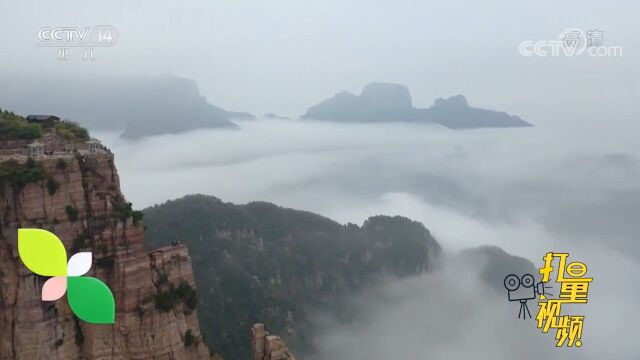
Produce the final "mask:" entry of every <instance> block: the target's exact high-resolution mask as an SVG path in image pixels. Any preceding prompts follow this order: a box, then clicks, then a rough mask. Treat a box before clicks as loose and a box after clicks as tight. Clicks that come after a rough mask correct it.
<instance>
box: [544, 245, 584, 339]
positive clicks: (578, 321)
mask: <svg viewBox="0 0 640 360" xmlns="http://www.w3.org/2000/svg"><path fill="white" fill-rule="evenodd" d="M568 257H569V254H568V253H554V252H548V253H547V254H546V255H545V256H544V257H543V260H544V266H543V267H542V268H540V275H541V276H542V280H541V282H542V283H547V282H549V280H550V278H551V273H552V272H554V270H555V272H556V280H555V281H556V283H558V284H560V293H559V294H558V298H557V299H549V298H547V297H546V296H545V295H544V294H540V301H539V302H538V306H539V307H540V309H539V310H538V315H537V316H536V320H537V321H538V328H539V329H542V332H543V333H548V332H549V330H551V329H555V330H556V340H557V343H556V346H557V347H561V346H567V347H573V346H577V347H580V346H582V325H583V323H584V316H583V315H564V314H563V313H562V305H563V304H586V303H587V296H588V292H589V284H590V283H591V282H592V281H593V278H588V277H584V276H585V275H586V273H587V265H585V264H584V263H582V262H577V261H576V262H572V263H569V264H567V258H568ZM556 260H557V261H556ZM554 263H557V267H555V268H554Z"/></svg>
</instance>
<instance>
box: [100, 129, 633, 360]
mask: <svg viewBox="0 0 640 360" xmlns="http://www.w3.org/2000/svg"><path fill="white" fill-rule="evenodd" d="M239 124H240V126H239V129H237V130H199V131H194V132H190V133H186V134H182V135H166V136H158V137H150V138H146V139H142V140H139V141H135V142H131V141H126V140H122V139H120V138H119V137H117V133H104V134H97V135H98V136H99V137H101V138H103V139H105V143H106V144H107V145H108V146H109V147H110V148H111V149H112V150H113V151H114V152H115V154H116V165H117V166H118V168H119V171H120V175H121V179H122V187H123V191H124V193H125V194H126V195H127V197H128V198H129V199H130V200H131V201H133V203H134V205H135V206H136V207H138V208H142V207H146V206H149V205H152V204H156V203H160V202H163V201H165V200H168V199H174V198H177V197H181V196H183V195H186V194H193V193H203V194H210V195H214V196H217V197H219V198H221V199H222V200H223V201H230V202H235V203H246V202H250V201H255V200H265V201H270V202H273V203H276V204H278V205H282V206H286V207H292V208H296V209H303V210H309V211H313V212H316V213H319V214H322V215H325V216H328V217H330V218H332V219H335V220H337V221H340V222H342V223H347V222H353V223H358V224H361V223H362V222H363V221H364V220H365V219H366V218H367V217H368V216H371V215H374V214H387V215H404V216H407V217H409V218H412V219H415V220H418V221H421V222H422V223H424V224H425V226H426V227H427V228H429V229H430V230H431V232H432V234H433V235H434V236H435V237H436V239H437V240H438V241H439V242H440V244H441V245H442V246H443V249H444V254H445V255H444V256H443V258H442V259H441V260H440V261H439V265H438V266H437V268H436V269H435V270H434V271H433V273H430V274H425V275H423V276H419V277H416V278H411V279H405V280H398V281H396V282H392V283H390V284H388V285H385V286H382V287H380V288H376V289H370V290H367V291H365V292H363V294H361V295H360V296H356V297H355V298H353V299H350V300H349V301H350V302H352V303H353V304H354V309H358V315H357V316H356V320H357V321H355V322H352V323H345V322H344V321H341V320H340V319H339V318H337V317H335V315H334V314H329V313H317V314H316V316H317V321H316V332H317V333H316V339H315V343H316V346H317V348H318V349H321V351H320V353H319V354H317V358H318V359H335V358H336V356H338V355H337V354H342V355H341V358H345V359H368V358H378V359H385V358H389V357H391V356H393V354H395V356H397V358H417V357H418V356H425V357H429V358H433V359H445V358H447V359H448V358H454V359H466V358H469V357H472V356H473V357H476V358H481V359H483V358H487V359H491V358H507V357H510V356H511V355H510V354H513V353H515V352H517V353H521V354H529V355H531V356H534V355H535V356H538V355H540V356H548V357H552V358H569V359H573V358H585V356H586V358H594V359H595V358H601V357H602V356H607V355H608V356H610V355H611V354H615V357H616V358H620V359H626V358H629V359H631V358H634V357H636V356H637V354H638V353H639V351H640V349H639V348H638V347H637V344H635V343H634V342H633V340H632V339H633V328H634V323H635V322H636V321H638V320H640V315H638V314H637V313H635V312H634V311H633V304H634V299H635V298H636V296H637V295H638V294H640V287H639V286H638V285H637V282H635V277H636V276H637V274H638V273H640V272H639V270H640V264H639V263H638V260H637V259H638V256H637V255H638V251H639V250H640V247H639V246H638V243H637V241H636V239H635V235H637V234H638V233H640V231H639V230H640V229H638V224H637V222H636V221H635V218H636V214H637V211H634V209H635V205H636V204H637V202H638V200H640V196H639V195H640V185H638V184H640V182H639V181H638V180H640V161H639V160H638V156H639V154H640V144H638V143H637V141H635V139H634V135H633V134H635V133H637V130H640V129H638V128H637V126H636V125H634V124H631V123H629V124H628V125H627V126H626V127H621V128H620V129H619V130H612V129H611V128H606V129H604V128H602V127H598V126H591V127H581V128H575V127H572V126H566V127H563V126H561V125H558V126H555V127H553V128H549V127H534V128H522V129H509V130H507V129H501V130H491V129H487V130H470V131H451V130H447V129H444V128H441V127H438V126H425V125H409V124H393V125H388V124H376V125H344V124H342V125H338V124H331V123H318V122H302V121H275V120H257V121H247V122H241V123H239ZM603 126H604V125H603ZM604 131H606V132H607V133H608V134H609V135H611V136H607V137H602V136H601V134H602V133H603V132H604ZM614 133H615V134H614ZM480 245H496V246H499V247H500V248H503V249H504V250H506V251H507V252H509V253H511V254H513V255H518V256H522V257H525V258H527V259H529V260H530V261H531V262H533V264H534V265H535V266H536V267H540V266H541V265H542V256H543V255H544V254H545V253H546V252H548V251H555V252H569V253H570V254H571V255H570V259H572V260H573V261H584V262H585V263H586V264H587V265H588V266H589V273H588V274H589V275H591V276H593V277H594V282H593V284H592V286H591V288H590V290H591V291H590V292H589V304H588V305H583V306H567V310H564V311H565V312H566V311H568V310H569V309H571V311H574V313H577V314H584V315H586V320H585V328H584V337H583V343H584V345H583V347H582V348H581V349H570V350H568V351H565V350H558V349H555V348H554V344H555V343H554V339H553V335H552V334H542V333H541V332H540V331H539V330H538V329H536V327H535V321H534V320H529V321H526V322H524V321H522V320H519V319H517V310H518V306H517V304H516V305H514V303H509V302H508V301H507V300H506V293H505V292H503V291H497V290H496V289H491V288H488V287H487V285H486V284H485V283H484V282H483V281H482V280H481V279H480V278H479V275H478V274H479V270H478V269H479V267H478V266H475V267H473V266H470V265H468V264H466V263H465V261H462V260H460V259H458V255H457V254H458V252H459V251H461V250H463V249H467V248H473V247H477V246H480ZM505 275H506V274H505ZM502 290H504V289H502ZM556 291H557V290H556ZM514 306H515V307H514ZM530 309H531V311H532V312H533V313H534V312H535V311H536V310H537V305H536V304H535V303H533V304H530ZM534 316H535V314H534Z"/></svg>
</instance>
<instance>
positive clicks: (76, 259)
mask: <svg viewBox="0 0 640 360" xmlns="http://www.w3.org/2000/svg"><path fill="white" fill-rule="evenodd" d="M91 260H92V256H91V253H90V252H81V253H77V254H75V255H73V256H72V257H71V259H69V265H68V266H67V274H68V275H67V276H82V275H84V274H86V273H88V272H89V269H91Z"/></svg>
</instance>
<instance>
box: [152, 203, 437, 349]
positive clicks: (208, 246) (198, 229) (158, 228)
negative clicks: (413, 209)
mask: <svg viewBox="0 0 640 360" xmlns="http://www.w3.org/2000/svg"><path fill="white" fill-rule="evenodd" d="M144 212H145V224H146V225H147V227H148V230H147V239H146V244H147V246H149V247H150V248H154V247H160V246H166V245H168V244H170V243H171V241H175V240H176V239H181V240H182V241H183V242H184V243H186V244H187V245H188V246H189V251H190V254H191V257H192V259H193V266H194V272H195V276H196V282H197V284H198V293H199V301H200V306H198V314H199V317H200V325H201V327H202V330H203V333H204V334H205V336H206V338H207V339H209V341H210V345H211V346H212V348H213V349H215V351H216V352H218V353H220V354H221V355H222V356H223V357H224V358H225V359H245V358H249V357H250V355H249V350H250V345H249V344H250V343H249V334H248V328H249V327H250V326H251V325H252V324H253V323H255V322H264V323H266V324H267V325H268V326H269V328H270V330H271V331H272V332H273V333H276V334H278V335H281V336H283V337H284V338H285V340H286V341H287V343H288V344H289V345H290V347H292V348H294V353H295V352H296V350H299V352H298V353H303V352H305V350H308V349H309V347H310V346H311V336H312V334H311V328H310V326H311V323H310V320H309V314H308V308H309V307H313V308H316V309H318V308H324V309H329V310H332V311H340V309H338V308H337V307H338V302H339V300H340V298H341V297H342V296H344V295H347V294H348V293H349V292H350V291H353V290H356V289H358V288H361V287H363V286H366V285H369V284H372V283H373V282H374V281H376V280H378V279H380V278H381V277H383V276H384V275H388V276H398V277H402V276H409V275H412V274H416V273H418V272H422V271H425V270H426V269H427V267H428V265H429V256H430V255H436V254H437V253H438V252H439V250H440V247H439V245H438V244H437V242H436V241H435V240H434V239H433V237H431V235H430V234H429V231H428V230H427V229H426V228H425V227H424V226H423V225H422V224H420V223H418V222H415V221H411V220H409V219H407V218H403V217H388V216H374V217H371V218H369V219H368V220H367V221H366V222H365V223H364V224H363V225H362V226H357V225H354V224H348V225H341V224H339V223H337V222H335V221H332V220H330V219H327V218H325V217H322V216H319V215H316V214H313V213H309V212H304V211H296V210H292V209H285V208H282V207H278V206H276V205H273V204H269V203H263V202H254V203H249V204H246V205H233V204H229V203H223V202H221V201H220V200H218V199H216V198H214V197H208V196H201V195H193V196H187V197H184V198H182V199H178V200H175V201H169V202H167V203H164V204H162V205H159V206H155V207H151V208H148V209H145V211H144Z"/></svg>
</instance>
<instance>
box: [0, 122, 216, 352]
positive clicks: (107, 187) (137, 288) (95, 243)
mask: <svg viewBox="0 0 640 360" xmlns="http://www.w3.org/2000/svg"><path fill="white" fill-rule="evenodd" d="M49 135H50V136H45V137H43V138H42V139H39V141H40V142H42V143H43V145H44V153H41V154H39V155H37V156H35V158H34V159H31V160H29V159H28V158H27V156H26V151H27V150H26V148H25V149H13V150H12V149H8V147H10V146H8V145H7V144H4V145H7V146H1V148H2V149H3V151H5V152H4V155H0V184H1V187H0V192H1V193H0V226H1V228H0V358H1V359H29V360H31V359H45V358H46V359H125V358H126V359H149V358H155V359H208V358H209V351H208V349H207V347H206V346H205V345H204V343H203V342H202V338H201V335H200V328H199V324H198V318H197V314H196V310H195V290H194V287H195V283H194V277H193V272H192V267H191V259H190V257H189V254H188V252H187V249H186V247H185V246H182V245H176V246H169V247H165V248H162V249H159V250H156V251H152V252H150V253H148V252H146V251H145V249H144V246H143V242H144V227H143V225H142V223H141V222H140V218H141V216H140V213H138V212H135V211H133V210H132V209H131V204H130V203H127V202H126V201H125V199H124V198H123V196H122V194H121V193H120V185H119V179H118V174H117V171H116V168H115V166H114V158H113V155H112V154H111V153H110V152H109V151H107V150H105V149H104V148H103V147H101V146H99V147H97V148H94V149H93V150H89V149H88V147H87V146H88V145H87V144H84V143H81V144H77V143H76V144H74V146H75V147H76V149H75V151H74V150H73V149H68V148H66V149H63V148H62V146H61V140H60V139H59V138H57V137H56V136H55V135H51V134H49ZM23 153H24V155H21V154H23ZM7 154H11V155H7ZM18 228H42V229H46V230H49V231H51V232H53V233H55V234H56V235H57V236H58V237H59V238H60V239H61V240H62V242H63V243H64V245H65V247H66V249H67V253H68V256H71V255H72V254H74V253H76V252H78V251H79V250H85V251H91V252H93V257H94V263H93V266H92V269H91V271H90V273H89V274H88V275H89V276H94V277H97V278H99V279H101V280H103V281H104V282H106V283H107V284H108V285H109V287H110V288H111V290H112V292H113V294H114V296H115V300H116V322H115V325H91V324H87V323H84V322H82V321H80V320H78V319H77V318H76V317H75V316H74V315H73V314H72V313H71V311H70V309H69V307H68V304H67V300H66V297H63V298H62V299H60V300H58V301H56V302H43V301H41V300H40V299H41V289H42V285H43V283H44V281H45V280H46V279H45V278H42V277H39V276H37V275H35V274H33V273H31V272H30V271H28V270H27V269H26V268H25V267H24V265H23V264H22V262H21V261H20V259H19V257H18V253H17V229H18ZM177 240H179V239H177Z"/></svg>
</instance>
